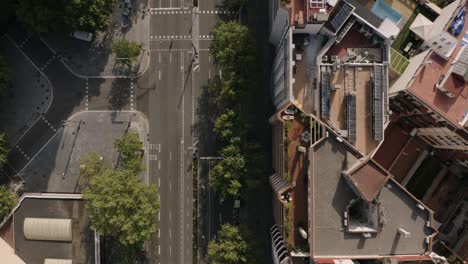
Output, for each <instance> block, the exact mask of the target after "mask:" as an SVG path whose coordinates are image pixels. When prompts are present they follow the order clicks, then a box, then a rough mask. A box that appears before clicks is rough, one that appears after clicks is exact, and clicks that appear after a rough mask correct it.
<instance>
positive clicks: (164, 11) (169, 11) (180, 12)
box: [150, 10, 192, 15]
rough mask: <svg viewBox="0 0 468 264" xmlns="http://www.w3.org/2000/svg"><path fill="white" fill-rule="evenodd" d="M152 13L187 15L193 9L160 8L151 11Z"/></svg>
mask: <svg viewBox="0 0 468 264" xmlns="http://www.w3.org/2000/svg"><path fill="white" fill-rule="evenodd" d="M150 14H151V15H184V14H185V15H187V14H192V11H191V10H160V11H150Z"/></svg>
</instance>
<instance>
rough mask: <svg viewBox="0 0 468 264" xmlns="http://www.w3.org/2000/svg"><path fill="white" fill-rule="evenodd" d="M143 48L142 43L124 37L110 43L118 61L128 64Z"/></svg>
mask: <svg viewBox="0 0 468 264" xmlns="http://www.w3.org/2000/svg"><path fill="white" fill-rule="evenodd" d="M142 50H143V45H142V44H139V43H137V42H135V41H128V40H126V39H122V40H117V41H114V42H113V43H112V52H113V53H114V54H115V56H116V57H117V60H118V62H119V63H123V64H126V65H130V64H131V63H132V62H133V61H134V60H135V59H136V58H137V57H138V55H140V53H141V52H142Z"/></svg>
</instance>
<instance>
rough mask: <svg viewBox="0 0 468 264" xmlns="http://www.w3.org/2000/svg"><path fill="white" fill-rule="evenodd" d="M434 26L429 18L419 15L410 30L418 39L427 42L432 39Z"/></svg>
mask: <svg viewBox="0 0 468 264" xmlns="http://www.w3.org/2000/svg"><path fill="white" fill-rule="evenodd" d="M432 24H433V23H432V21H430V20H429V19H428V18H427V17H425V16H424V15H422V14H421V13H419V14H418V15H417V16H416V18H415V19H414V21H413V23H412V24H411V26H410V27H409V28H410V30H411V31H412V32H413V33H414V34H416V35H417V36H418V37H420V38H422V39H423V40H426V39H428V38H429V37H430V34H431V31H432Z"/></svg>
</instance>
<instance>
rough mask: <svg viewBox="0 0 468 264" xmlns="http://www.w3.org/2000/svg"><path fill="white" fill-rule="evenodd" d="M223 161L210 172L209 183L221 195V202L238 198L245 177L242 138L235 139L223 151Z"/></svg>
mask: <svg viewBox="0 0 468 264" xmlns="http://www.w3.org/2000/svg"><path fill="white" fill-rule="evenodd" d="M221 155H222V157H223V159H222V160H221V161H219V162H218V163H216V165H215V166H214V167H213V168H212V170H211V171H210V172H209V175H208V177H209V183H210V186H211V187H213V189H215V190H216V191H217V192H218V193H219V194H220V198H221V201H224V200H225V199H226V198H228V197H238V196H239V194H240V191H241V187H242V183H241V180H242V179H243V178H244V177H245V173H246V170H245V163H246V162H245V158H244V156H243V155H242V154H241V153H240V138H233V139H231V142H230V143H229V145H227V146H226V147H224V148H223V149H222V150H221Z"/></svg>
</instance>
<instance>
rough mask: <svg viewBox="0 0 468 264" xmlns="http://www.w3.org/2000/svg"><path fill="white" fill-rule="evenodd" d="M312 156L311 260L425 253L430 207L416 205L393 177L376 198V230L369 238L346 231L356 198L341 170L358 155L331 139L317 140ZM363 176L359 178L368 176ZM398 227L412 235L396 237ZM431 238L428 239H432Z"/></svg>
mask: <svg viewBox="0 0 468 264" xmlns="http://www.w3.org/2000/svg"><path fill="white" fill-rule="evenodd" d="M310 155H311V164H312V166H311V167H310V168H311V170H310V174H311V180H310V184H311V186H310V190H311V196H312V197H311V200H312V201H313V202H312V204H311V205H310V212H311V214H312V217H311V219H310V226H311V230H310V232H311V235H310V240H311V241H310V244H311V255H312V257H313V258H330V257H332V258H337V257H342V258H353V259H359V258H372V257H374V258H381V257H385V256H389V255H411V256H419V255H422V254H424V253H425V252H426V251H428V248H429V245H428V244H427V243H426V238H427V237H429V236H431V235H433V233H434V230H433V229H432V228H431V227H427V226H426V222H427V221H429V223H432V211H430V210H427V209H426V208H425V207H424V209H420V207H421V206H422V205H420V203H419V201H418V200H416V199H415V198H414V197H412V196H411V195H410V194H409V193H408V192H407V191H406V190H405V189H404V188H403V187H401V186H400V185H399V184H398V183H396V182H395V181H393V180H392V179H391V178H389V179H388V182H387V183H386V184H384V185H383V187H382V189H381V191H380V193H379V194H378V195H377V196H376V201H377V203H378V205H379V207H380V208H381V215H380V217H381V219H382V221H381V222H380V223H379V224H380V230H379V231H378V232H377V233H374V234H372V235H370V237H368V238H365V237H363V234H353V233H348V232H346V231H345V223H344V222H345V221H344V216H343V213H344V212H345V210H346V208H347V206H348V205H349V203H350V201H353V200H355V199H358V196H357V195H356V194H355V192H354V191H353V190H352V189H351V188H350V185H349V184H348V183H347V182H346V180H345V178H344V177H343V176H342V173H343V171H346V170H348V169H349V168H350V167H352V166H353V165H354V164H355V163H356V162H359V161H358V158H359V156H358V155H356V154H355V153H353V152H352V151H351V150H350V149H349V148H348V147H347V146H346V145H345V144H343V143H341V142H339V141H337V140H336V139H335V138H331V137H329V138H327V139H325V140H324V141H322V142H320V143H319V144H317V145H316V146H315V147H314V148H313V149H312V150H311V153H310ZM318 164H320V166H318ZM370 166H371V167H372V165H370ZM361 168H365V170H367V168H369V167H367V165H364V166H362V167H361ZM379 170H380V169H379ZM358 175H360V173H358ZM361 176H362V175H360V176H359V177H358V178H361V179H364V178H366V177H367V176H365V177H364V176H362V177H361ZM399 229H403V230H405V231H406V232H408V233H409V234H410V235H409V236H407V237H405V236H403V235H400V233H399ZM429 242H430V243H432V237H430V239H429Z"/></svg>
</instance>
